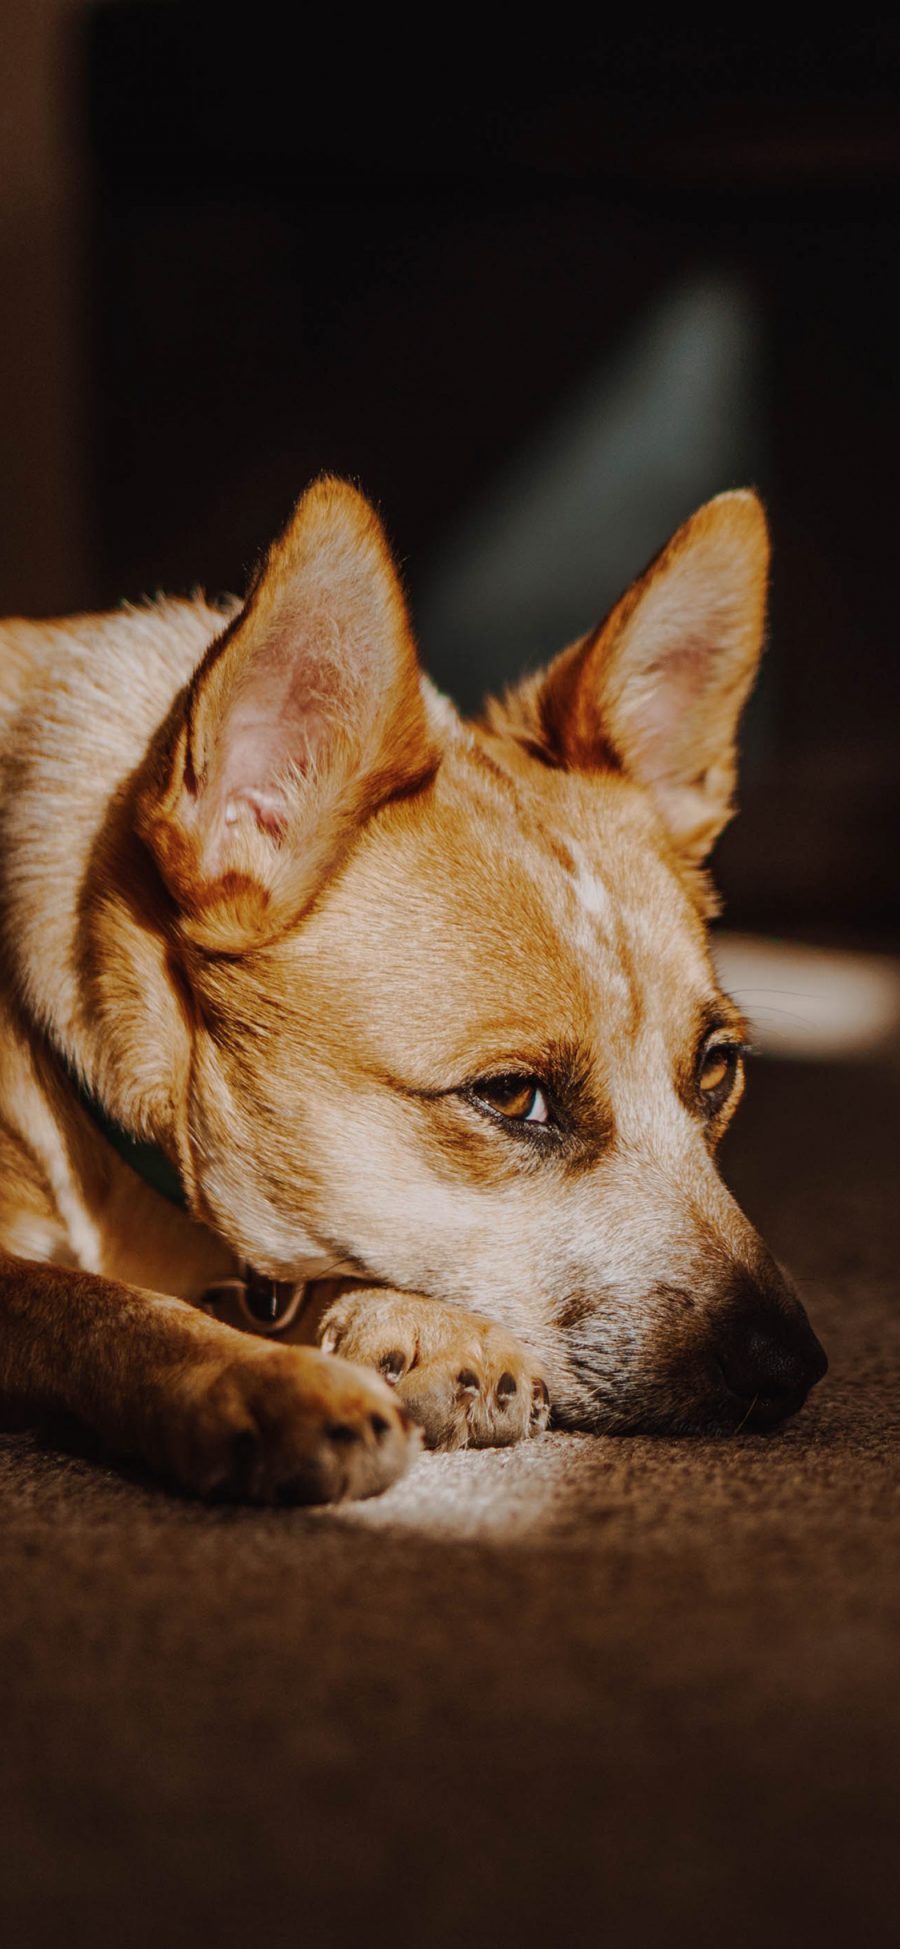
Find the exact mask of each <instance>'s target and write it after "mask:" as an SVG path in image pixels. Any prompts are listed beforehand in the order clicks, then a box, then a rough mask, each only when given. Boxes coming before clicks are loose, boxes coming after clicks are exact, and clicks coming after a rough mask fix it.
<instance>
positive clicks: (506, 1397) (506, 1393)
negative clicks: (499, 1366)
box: [497, 1371, 519, 1407]
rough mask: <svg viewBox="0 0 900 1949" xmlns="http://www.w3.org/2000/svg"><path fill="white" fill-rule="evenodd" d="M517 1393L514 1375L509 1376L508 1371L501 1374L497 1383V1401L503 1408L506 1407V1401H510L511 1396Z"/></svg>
mask: <svg viewBox="0 0 900 1949" xmlns="http://www.w3.org/2000/svg"><path fill="white" fill-rule="evenodd" d="M518 1391H519V1390H518V1388H517V1386H516V1381H515V1375H514V1374H510V1373H509V1372H508V1371H507V1372H506V1373H505V1374H501V1376H500V1379H499V1380H498V1382H497V1399H498V1401H499V1402H500V1403H501V1404H502V1406H503V1407H505V1406H506V1403H507V1401H511V1400H512V1397H513V1395H514V1394H517V1393H518Z"/></svg>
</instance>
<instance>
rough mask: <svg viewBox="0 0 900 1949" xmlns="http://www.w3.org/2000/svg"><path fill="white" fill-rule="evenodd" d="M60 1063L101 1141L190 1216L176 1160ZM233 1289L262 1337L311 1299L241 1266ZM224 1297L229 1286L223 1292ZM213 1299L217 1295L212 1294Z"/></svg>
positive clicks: (295, 1288)
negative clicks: (132, 1127)
mask: <svg viewBox="0 0 900 1949" xmlns="http://www.w3.org/2000/svg"><path fill="white" fill-rule="evenodd" d="M56 1055H57V1060H58V1062H59V1065H60V1068H61V1069H62V1070H63V1073H64V1074H65V1076H66V1078H67V1080H68V1082H69V1083H70V1084H71V1087H72V1089H73V1090H74V1091H75V1094H76V1096H77V1098H78V1101H79V1103H80V1104H81V1107H82V1109H83V1110H84V1112H85V1114H86V1115H87V1116H89V1117H90V1119H91V1122H92V1123H93V1124H94V1125H95V1126H96V1128H97V1129H98V1130H99V1131H100V1134H101V1136H103V1137H105V1138H106V1141H107V1143H108V1144H111V1145H112V1147H113V1150H114V1151H116V1152H117V1153H118V1155H119V1157H121V1158H122V1160H123V1163H125V1164H127V1165H128V1166H129V1168H130V1169H131V1170H132V1171H134V1172H136V1174H137V1176H138V1177H139V1178H142V1179H143V1181H144V1183H145V1184H149V1186H150V1189H151V1190H152V1191H156V1192H158V1193H159V1195H160V1197H162V1198H166V1199H167V1200H168V1202H169V1204H170V1205H175V1206H177V1208H178V1210H179V1211H188V1210H189V1206H188V1201H187V1194H186V1192H185V1188H184V1183H183V1180H182V1177H181V1173H180V1171H179V1170H178V1168H177V1165H175V1164H173V1163H172V1160H171V1158H169V1157H167V1156H166V1153H165V1151H164V1150H161V1149H160V1147H159V1145H158V1144H147V1143H144V1142H143V1141H142V1140H141V1139H140V1138H139V1137H133V1136H132V1134H131V1132H130V1130H126V1129H125V1127H124V1124H121V1123H117V1122H116V1120H115V1118H114V1117H111V1116H110V1114H109V1111H108V1110H106V1109H105V1108H104V1106H103V1104H102V1103H101V1102H100V1100H99V1097H96V1096H95V1095H94V1094H93V1091H92V1090H89V1089H88V1088H87V1087H86V1085H85V1084H84V1083H83V1082H82V1080H81V1077H80V1076H79V1074H78V1071H77V1070H76V1069H74V1068H73V1066H72V1064H71V1063H70V1062H69V1061H67V1059H66V1057H65V1056H63V1055H62V1054H60V1052H59V1051H58V1050H57V1051H56ZM231 1286H233V1288H234V1294H235V1298H236V1300H237V1302H238V1304H239V1308H240V1312H241V1313H242V1314H243V1315H244V1318H245V1320H246V1321H247V1322H248V1323H249V1324H250V1325H251V1326H253V1327H254V1328H255V1329H256V1331H257V1332H269V1333H277V1332H279V1331H283V1330H284V1328H285V1327H287V1326H290V1325H292V1324H293V1322H294V1320H295V1319H296V1318H297V1317H298V1315H299V1313H300V1311H301V1308H302V1305H303V1303H304V1301H305V1296H306V1285H305V1284H299V1285H298V1284H296V1283H295V1282H294V1281H293V1280H291V1281H288V1280H284V1279H270V1278H268V1277H267V1275H266V1274H265V1273H261V1272H257V1271H256V1269H255V1267H254V1266H250V1265H242V1266H241V1269H240V1277H239V1278H238V1279H236V1280H234V1281H232V1282H230V1283H229V1289H230V1287H231ZM221 1290H222V1294H223V1295H224V1293H225V1290H226V1289H225V1287H224V1286H223V1287H222V1289H221ZM209 1297H210V1299H212V1298H213V1295H212V1294H210V1295H209Z"/></svg>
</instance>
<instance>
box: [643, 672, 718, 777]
mask: <svg viewBox="0 0 900 1949" xmlns="http://www.w3.org/2000/svg"><path fill="white" fill-rule="evenodd" d="M714 662H715V651H714V650H710V648H709V646H708V645H707V644H705V643H702V642H696V641H695V642H693V643H688V644H686V645H685V646H684V647H683V648H682V649H678V650H673V651H671V652H670V653H669V655H668V656H667V657H666V658H665V660H664V661H660V662H659V663H657V664H655V665H654V666H652V667H651V668H650V669H649V670H647V671H646V672H645V674H644V676H643V678H642V679H641V681H640V684H639V685H636V686H635V689H636V692H637V694H636V695H635V696H634V697H633V698H632V699H631V700H630V702H629V708H628V740H629V757H630V760H631V762H632V763H633V764H634V765H635V766H636V768H637V770H639V771H640V773H641V775H642V777H643V778H645V779H646V780H647V782H648V783H652V782H654V781H655V780H658V779H664V778H667V777H670V776H671V775H672V774H673V773H680V772H683V770H684V765H685V759H686V756H687V753H686V752H685V737H686V735H688V736H689V735H690V731H691V726H692V721H693V722H694V723H696V719H695V718H693V712H694V710H695V708H696V705H697V703H698V702H699V700H700V698H701V697H702V696H703V693H704V691H705V690H706V689H707V688H708V687H709V684H710V678H711V675H712V668H711V666H712V665H713V664H714ZM702 769H703V757H702V753H699V752H698V770H702Z"/></svg>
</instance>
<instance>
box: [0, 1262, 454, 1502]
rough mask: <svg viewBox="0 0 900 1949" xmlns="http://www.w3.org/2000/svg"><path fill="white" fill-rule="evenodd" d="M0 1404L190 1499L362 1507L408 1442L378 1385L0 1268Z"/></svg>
mask: <svg viewBox="0 0 900 1949" xmlns="http://www.w3.org/2000/svg"><path fill="white" fill-rule="evenodd" d="M0 1398H2V1399H5V1400H6V1401H8V1402H10V1403H11V1404H12V1405H13V1406H14V1408H16V1409H17V1410H21V1408H22V1407H23V1406H24V1407H25V1408H27V1409H29V1410H32V1411H37V1412H38V1413H40V1412H48V1411H49V1412H55V1411H59V1410H64V1411H67V1412H70V1413H72V1414H74V1415H76V1416H77V1417H78V1419H79V1420H80V1421H81V1422H83V1423H84V1424H86V1425H87V1426H88V1427H89V1428H91V1429H92V1430H94V1432H95V1433H96V1434H98V1435H100V1437H101V1438H102V1440H103V1441H104V1443H105V1444H106V1445H107V1446H108V1447H109V1448H110V1449H111V1450H112V1451H113V1452H114V1453H116V1454H118V1455H121V1456H130V1457H133V1458H135V1459H137V1460H140V1461H142V1462H147V1463H149V1464H150V1466H151V1467H153V1468H155V1469H158V1470H161V1471H162V1472H163V1473H164V1474H165V1475H167V1476H168V1477H169V1478H170V1479H172V1480H173V1481H174V1482H176V1483H178V1484H179V1485H180V1486H181V1487H182V1488H184V1489H187V1490H189V1491H191V1492H192V1493H194V1494H197V1495H218V1496H235V1497H240V1498H244V1499H247V1500H250V1501H255V1502H264V1501H273V1500H276V1499H277V1500H282V1499H283V1500H293V1501H298V1502H332V1501H337V1500H338V1499H340V1498H342V1497H344V1496H368V1495H374V1494H377V1493H378V1491H379V1490H381V1489H385V1488H387V1486H388V1484H389V1483H390V1482H392V1481H393V1480H394V1479H395V1477H396V1476H398V1475H400V1474H402V1472H403V1470H404V1468H405V1467H406V1465H407V1462H408V1460H409V1459H410V1456H411V1455H412V1454H413V1453H414V1452H415V1446H416V1442H417V1439H418V1437H417V1435H416V1433H415V1431H414V1430H412V1429H411V1424H410V1421H409V1417H408V1415H407V1414H406V1412H405V1411H404V1408H403V1406H402V1404H401V1402H400V1401H398V1399H397V1397H396V1395H395V1394H393V1393H392V1392H391V1390H390V1389H389V1388H388V1387H387V1385H386V1384H385V1382H384V1381H382V1380H380V1379H378V1378H377V1377H376V1376H375V1375H373V1374H367V1373H363V1372H361V1371H360V1370H359V1369H358V1368H354V1367H351V1366H350V1365H349V1363H347V1362H346V1361H343V1360H335V1359H331V1358H329V1357H328V1355H326V1354H324V1353H322V1352H320V1351H318V1350H316V1349H315V1348H312V1347H292V1346H279V1345H275V1344H272V1343H270V1342H268V1341H265V1340H259V1339H255V1338H253V1337H251V1336H248V1335H246V1334H241V1333H237V1332H235V1331H234V1329H233V1328H231V1327H228V1326H224V1325H222V1323H221V1322H220V1321H218V1320H213V1319H209V1318H208V1317H207V1316H206V1314H204V1313H201V1312H198V1311H196V1310H195V1309H194V1308H193V1307H192V1306H189V1305H188V1304H186V1303H185V1302H184V1301H183V1300H177V1299H164V1298H160V1297H158V1296H157V1295H154V1294H152V1293H146V1292H142V1291H140V1290H139V1289H137V1288H135V1287H129V1286H122V1285H118V1284H116V1283H115V1282H114V1281H112V1280H109V1279H103V1278H100V1277H97V1276H95V1275H94V1274H92V1273H82V1272H73V1271H70V1270H69V1269H67V1268H62V1267H58V1266H53V1265H46V1264H40V1263H36V1262H33V1261H30V1260H20V1259H12V1258H8V1257H0Z"/></svg>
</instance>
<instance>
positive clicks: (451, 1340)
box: [307, 1280, 550, 1448]
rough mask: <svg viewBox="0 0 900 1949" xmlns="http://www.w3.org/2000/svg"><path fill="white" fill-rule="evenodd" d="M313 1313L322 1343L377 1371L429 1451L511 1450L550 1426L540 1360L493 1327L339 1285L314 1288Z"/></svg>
mask: <svg viewBox="0 0 900 1949" xmlns="http://www.w3.org/2000/svg"><path fill="white" fill-rule="evenodd" d="M310 1313H311V1316H312V1330H313V1332H314V1336H315V1339H316V1342H317V1344H318V1345H319V1346H320V1347H321V1348H323V1349H324V1351H325V1352H327V1353H336V1354H341V1355H342V1356H343V1357H344V1358H345V1359H347V1360H354V1361H360V1362H362V1364H363V1365H364V1366H367V1367H376V1368H377V1369H378V1371H379V1373H381V1374H383V1375H384V1377H385V1379H386V1380H388V1381H389V1382H390V1384H391V1386H392V1387H393V1388H394V1390H395V1392H396V1394H397V1395H398V1396H399V1398H400V1400H401V1401H402V1402H403V1404H404V1406H405V1407H406V1408H408V1410H409V1412H410V1414H411V1415H413V1417H414V1419H415V1420H416V1421H417V1422H418V1423H419V1426H420V1427H421V1429H422V1431H423V1433H424V1436H425V1440H426V1442H427V1444H428V1447H429V1448H493V1447H505V1446H507V1445H508V1444H509V1443H510V1442H517V1441H524V1440H526V1439H527V1437H528V1436H529V1435H535V1434H540V1433H541V1431H542V1430H543V1429H544V1428H546V1426H547V1422H548V1420H549V1418H550V1396H549V1393H548V1390H547V1384H546V1381H545V1379H544V1376H543V1374H542V1372H541V1366H540V1362H539V1361H537V1360H536V1359H535V1357H534V1355H533V1354H532V1353H530V1352H529V1351H528V1350H527V1349H526V1348H525V1347H523V1346H522V1345H521V1343H520V1342H519V1341H518V1340H516V1339H514V1338H513V1335H512V1334H511V1333H508V1332H507V1331H506V1329H505V1327H502V1326H498V1325H497V1324H496V1323H495V1322H494V1321H492V1320H486V1319H482V1318H481V1316H480V1315H479V1314H477V1313H469V1312H467V1311H466V1310H465V1308H464V1307H461V1306H445V1305H443V1304H442V1303H441V1302H439V1301H437V1300H431V1299H424V1298H420V1297H418V1296H417V1295H416V1294H412V1293H402V1292H392V1291H389V1290H385V1289H383V1288H381V1287H362V1288H360V1287H358V1286H357V1287H353V1288H350V1289H348V1288H346V1287H344V1286H342V1284H341V1282H340V1281H337V1280H333V1281H329V1282H323V1283H322V1285H321V1286H319V1287H318V1288H316V1289H314V1291H313V1292H312V1293H311V1295H310ZM307 1331H309V1326H307Z"/></svg>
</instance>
